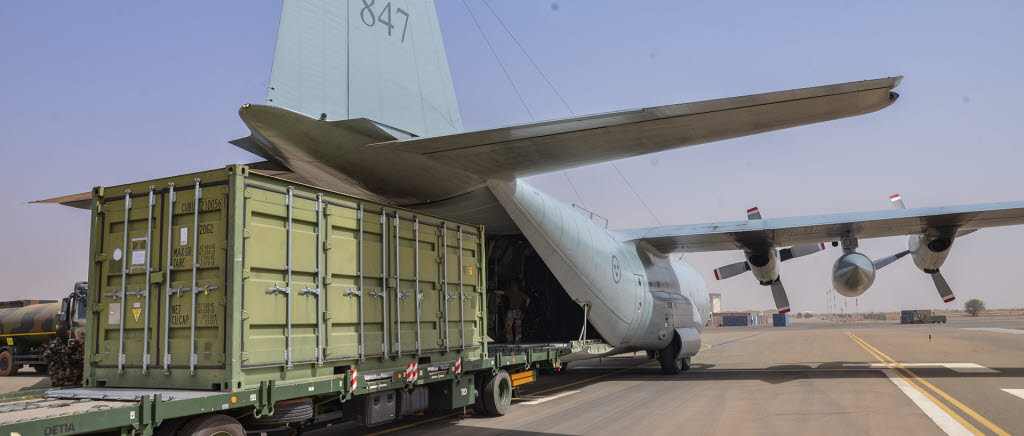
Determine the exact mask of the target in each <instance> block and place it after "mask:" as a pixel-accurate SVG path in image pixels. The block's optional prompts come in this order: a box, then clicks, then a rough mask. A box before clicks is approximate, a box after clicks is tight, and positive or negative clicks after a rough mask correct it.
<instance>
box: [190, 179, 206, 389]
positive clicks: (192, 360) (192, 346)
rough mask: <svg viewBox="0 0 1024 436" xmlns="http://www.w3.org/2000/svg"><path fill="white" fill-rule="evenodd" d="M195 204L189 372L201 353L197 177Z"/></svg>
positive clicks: (199, 190) (199, 191)
mask: <svg viewBox="0 0 1024 436" xmlns="http://www.w3.org/2000/svg"><path fill="white" fill-rule="evenodd" d="M195 181H196V184H195V204H193V205H192V209H193V210H192V287H191V288H190V289H191V290H192V316H191V317H190V318H189V321H190V322H191V326H190V327H189V339H188V344H189V352H188V356H189V358H188V373H189V375H195V374H196V365H197V364H198V363H199V355H198V354H196V292H195V289H196V279H197V277H196V274H197V273H198V272H199V209H200V207H199V200H200V199H202V198H203V188H200V187H199V179H195Z"/></svg>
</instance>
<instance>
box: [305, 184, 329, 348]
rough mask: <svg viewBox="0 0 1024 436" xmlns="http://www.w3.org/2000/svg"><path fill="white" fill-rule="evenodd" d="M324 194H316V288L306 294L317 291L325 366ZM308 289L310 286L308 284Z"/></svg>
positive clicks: (319, 338) (318, 334)
mask: <svg viewBox="0 0 1024 436" xmlns="http://www.w3.org/2000/svg"><path fill="white" fill-rule="evenodd" d="M324 242H325V241H324V194H321V193H317V194H316V269H315V270H314V271H313V280H316V290H309V291H307V293H306V295H309V294H311V293H316V353H314V354H315V355H316V366H317V367H322V366H324V327H325V325H324V324H325V321H324V290H326V289H327V287H326V286H325V285H324V276H323V274H324ZM306 289H307V290H308V289H309V287H308V286H307V287H306Z"/></svg>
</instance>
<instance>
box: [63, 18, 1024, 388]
mask: <svg viewBox="0 0 1024 436" xmlns="http://www.w3.org/2000/svg"><path fill="white" fill-rule="evenodd" d="M278 32H279V33H278V38H277V47H276V50H275V53H274V61H273V66H272V70H271V81H270V88H269V92H268V97H267V102H266V103H267V104H246V105H244V106H242V108H241V109H240V110H239V116H240V117H241V119H242V121H243V122H244V123H245V124H246V126H248V128H249V129H250V131H251V133H252V134H251V136H249V137H246V138H242V139H239V140H236V141H232V143H233V144H235V145H236V146H238V147H241V148H243V149H245V150H248V151H250V152H252V153H254V154H256V155H259V156H261V157H263V158H264V159H266V161H267V163H265V164H264V165H265V166H266V168H270V169H276V170H277V171H279V172H280V174H281V175H286V176H290V177H293V178H294V179H295V180H300V181H306V182H309V183H312V184H314V185H318V186H323V187H325V188H328V189H334V190H338V191H341V192H345V193H349V194H353V195H358V196H361V197H364V198H368V199H373V200H376V201H381V202H385V203H390V204H396V205H401V206H404V207H407V208H411V209H415V210H419V211H422V212H424V213H427V212H429V213H433V214H438V215H441V216H446V217H451V218H453V219H459V220H463V221H467V222H474V223H482V224H485V225H486V226H487V229H488V234H489V236H491V237H497V236H500V235H514V236H517V237H519V238H524V240H525V242H526V243H528V244H529V245H530V246H532V249H533V250H534V251H535V253H536V254H537V255H539V256H540V258H541V259H542V260H543V263H544V264H545V265H546V267H547V268H548V269H549V270H550V273H551V274H553V276H554V277H555V278H556V279H557V281H558V284H560V285H561V287H562V288H563V289H564V291H565V293H567V294H568V296H569V297H571V299H572V301H573V302H575V304H578V305H579V306H580V307H584V308H586V316H587V318H588V319H589V321H590V323H591V324H592V325H593V326H594V328H596V329H597V331H598V333H599V334H600V335H601V337H602V338H603V339H604V340H605V341H607V343H608V344H610V345H611V346H612V347H613V349H612V350H611V351H609V352H607V353H605V354H601V355H608V354H617V353H622V352H628V351H648V352H651V354H652V355H657V356H659V360H660V362H661V365H662V368H663V370H664V371H665V372H667V373H678V372H679V371H682V370H685V369H688V368H689V364H690V357H691V356H694V355H696V354H697V352H698V350H699V349H700V345H701V332H702V331H703V328H704V326H705V324H706V322H707V321H708V319H709V317H710V315H711V308H710V301H709V295H708V290H707V286H706V284H705V282H704V280H703V279H702V277H701V274H699V273H698V272H697V271H696V270H694V268H692V267H691V266H690V265H688V264H687V263H686V262H683V261H681V260H679V259H677V258H674V257H670V256H669V254H671V253H694V252H702V251H716V250H742V251H743V252H744V253H745V255H746V258H747V260H746V261H745V262H741V263H740V264H735V265H732V266H729V267H723V268H720V269H719V270H718V271H717V272H718V274H719V275H720V277H719V278H724V277H725V276H731V275H736V274H739V273H742V272H745V271H747V270H749V271H751V272H752V273H753V275H754V277H755V278H756V279H757V280H758V281H759V282H760V283H761V284H762V285H766V286H770V287H771V289H772V293H773V296H774V298H775V301H776V304H777V306H778V309H779V311H780V312H786V311H788V310H789V303H788V300H787V298H786V293H785V289H784V287H783V286H782V281H781V279H780V274H779V263H780V262H782V261H786V260H789V259H790V258H793V257H799V256H802V255H806V254H810V253H813V252H816V251H820V250H822V249H824V244H828V243H831V244H833V245H834V246H838V245H840V244H841V246H842V250H843V252H844V254H843V256H842V257H840V258H839V260H838V261H837V262H836V264H835V267H834V268H833V276H834V280H835V282H836V283H837V290H839V291H840V292H842V293H843V294H844V295H847V296H854V295H860V294H861V293H863V292H864V291H865V290H866V289H867V288H868V287H869V286H870V285H871V283H872V281H873V280H874V273H875V269H876V268H877V267H876V266H875V265H873V264H872V261H871V260H870V259H868V258H867V257H865V256H864V255H862V254H859V253H858V252H857V251H856V250H857V241H858V239H861V238H877V237H885V236H897V235H914V236H912V238H911V246H910V250H909V251H910V253H911V254H912V255H913V259H914V262H915V263H916V265H917V266H918V267H919V268H921V269H922V270H923V271H924V272H926V273H930V274H933V275H934V276H935V277H936V284H937V285H938V284H939V282H940V280H939V279H940V278H941V276H938V275H937V274H938V269H939V267H940V266H941V265H942V262H943V260H945V257H946V255H947V254H948V253H949V250H950V248H951V245H952V244H953V242H954V240H955V238H956V237H957V235H958V234H963V233H964V232H968V231H971V230H974V229H978V228H983V227H993V226H1005V225H1016V224H1024V202H1014V203H1002V204H983V205H972V206H954V207H936V208H922V209H897V210H886V211H876V212H864V213H844V214H833V215H820V216H806V217H796V218H764V219H761V218H760V215H759V214H758V215H757V216H756V217H755V216H750V217H749V218H751V219H748V220H746V221H738V222H722V223H711V224H694V225H680V226H666V227H655V228H642V229H630V230H608V229H606V228H604V227H603V226H601V225H599V224H597V223H595V222H594V221H592V220H591V219H590V218H589V217H587V216H585V215H583V214H580V213H578V212H577V211H575V210H574V209H573V208H572V207H571V206H569V205H566V204H564V203H562V202H560V201H557V200H556V199H554V198H552V197H551V196H549V195H547V194H545V193H543V192H541V191H539V190H537V189H536V188H534V187H532V186H530V185H529V184H527V183H526V182H524V181H523V180H522V178H523V177H526V176H530V175H535V174H541V173H545V172H551V171H558V170H563V169H568V168H574V167H579V166H583V165H590V164H595V163H599V162H605V161H610V160H614V159H622V158H627V157H631V156H639V155H643V154H647V153H655V152H659V151H664V150H670V149H675V148H681V147H688V146H692V145H698V144H705V143H709V142H713V141H719V140H724V139H730V138H736V137H741V136H746V135H753V134H756V133H763V132H769V131H773V130H778V129H784V128H789V127H794V126H801V125H806V124H811V123H818V122H823V121H830V120H835V119H840V118H846V117H852V116H855V115H861V114H866V113H870V112H874V111H877V110H880V109H883V108H885V107H888V106H889V105H891V104H893V103H895V102H896V100H897V98H898V95H897V94H896V93H895V92H893V89H894V88H896V87H897V86H898V85H899V83H900V81H901V79H902V78H901V77H889V78H882V79H875V80H865V81H861V82H851V83H839V84H834V85H827V86H818V87H813V88H804V89H795V90H789V91H781V92H772V93H767V94H757V95H749V96H743V97H732V98H724V99H718V100H709V101H701V102H694V103H683V104H675V105H668V106H658V107H649V108H642V109H634V110H626V111H621V112H613V113H605V114H597V115H586V116H578V117H573V118H568V119H561V120H555V121H545V122H537V123H530V124H524V125H516V126H510V127H501V128H496V129H489V130H481V131H471V132H465V131H463V130H462V122H461V119H460V116H459V111H458V107H457V104H456V100H455V93H454V89H453V85H452V81H451V76H450V73H449V69H448V63H447V59H446V56H445V51H444V45H443V43H442V40H441V32H440V27H439V24H438V21H437V14H436V11H435V9H434V5H433V2H432V1H429V0H390V1H388V0H377V1H376V2H366V1H363V2H358V1H352V2H333V1H326V0H294V1H293V0H285V2H284V7H283V9H282V16H281V21H280V28H279V30H278ZM74 199H75V198H74V196H73V197H66V198H62V199H54V201H57V202H64V203H69V202H72V201H73V200H74ZM79 200H81V199H79ZM777 247H789V248H783V249H781V250H780V249H779V248H777ZM491 251H492V252H493V251H494V250H491ZM490 275H491V273H490V272H489V273H488V276H490ZM941 282H942V283H943V284H944V283H945V281H944V280H942V281H941ZM945 288H948V286H945ZM939 289H940V294H941V293H944V292H945V290H944V288H943V287H941V286H940V287H939ZM599 356H600V355H591V356H589V357H599Z"/></svg>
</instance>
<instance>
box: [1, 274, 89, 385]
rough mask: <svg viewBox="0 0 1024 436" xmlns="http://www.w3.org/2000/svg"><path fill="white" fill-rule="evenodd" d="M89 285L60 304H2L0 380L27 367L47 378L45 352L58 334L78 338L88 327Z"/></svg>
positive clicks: (80, 286)
mask: <svg viewBox="0 0 1024 436" xmlns="http://www.w3.org/2000/svg"><path fill="white" fill-rule="evenodd" d="M86 288H87V282H78V283H76V284H75V288H74V290H73V291H71V293H70V294H69V295H68V296H67V297H65V298H64V299H62V300H61V301H59V302H58V301H56V300H14V301H5V302H0V377H5V376H11V375H16V374H17V373H18V370H20V369H21V367H23V366H25V365H29V366H31V367H32V368H33V369H35V371H36V372H38V373H40V374H46V360H45V359H43V351H45V350H46V347H47V346H48V345H49V344H50V342H51V341H53V339H54V338H55V337H57V335H58V334H61V335H65V337H69V338H74V331H75V330H76V329H77V328H80V327H83V326H84V325H85V315H86V311H85V301H86V300H85V295H86Z"/></svg>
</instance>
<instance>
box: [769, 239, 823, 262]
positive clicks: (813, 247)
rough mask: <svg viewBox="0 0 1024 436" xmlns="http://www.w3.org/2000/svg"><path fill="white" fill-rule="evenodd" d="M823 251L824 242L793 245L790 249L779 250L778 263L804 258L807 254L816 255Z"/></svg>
mask: <svg viewBox="0 0 1024 436" xmlns="http://www.w3.org/2000/svg"><path fill="white" fill-rule="evenodd" d="M823 250H825V243H824V242H816V243H814V244H803V245H794V246H792V247H789V248H783V249H781V250H779V262H785V261H787V260H790V259H793V258H796V257H801V256H806V255H808V254H814V253H817V252H819V251H823Z"/></svg>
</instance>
